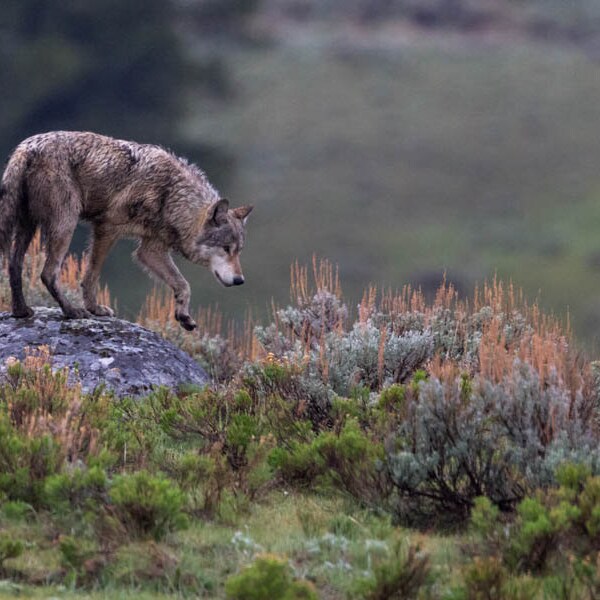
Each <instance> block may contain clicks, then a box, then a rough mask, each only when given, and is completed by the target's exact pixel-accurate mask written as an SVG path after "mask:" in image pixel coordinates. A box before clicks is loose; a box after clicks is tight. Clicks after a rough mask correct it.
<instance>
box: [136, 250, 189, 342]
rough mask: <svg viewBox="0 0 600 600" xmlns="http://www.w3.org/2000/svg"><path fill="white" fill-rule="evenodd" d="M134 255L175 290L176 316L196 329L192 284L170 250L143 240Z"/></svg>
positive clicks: (187, 325)
mask: <svg viewBox="0 0 600 600" xmlns="http://www.w3.org/2000/svg"><path fill="white" fill-rule="evenodd" d="M133 256H134V258H135V259H136V260H137V261H138V262H139V263H140V264H141V265H142V267H143V268H144V269H146V270H148V271H149V272H150V273H151V274H153V275H155V276H156V277H158V278H159V279H160V280H161V281H164V282H165V283H166V284H167V285H168V286H169V287H170V288H171V289H172V290H173V293H174V294H175V318H176V319H177V320H178V321H179V324H180V325H181V326H182V327H183V328H184V329H187V330H188V331H192V330H193V329H196V327H197V325H196V322H195V321H194V320H193V319H192V318H191V317H190V284H189V283H188V282H187V281H186V280H185V278H184V276H183V275H182V274H181V272H180V271H179V269H178V268H177V265H176V264H175V263H174V262H173V259H172V258H171V255H170V254H169V250H168V249H167V248H165V247H164V246H162V245H156V244H153V243H152V242H151V241H149V240H142V242H141V243H140V245H139V246H138V248H137V250H136V251H135V252H134V253H133Z"/></svg>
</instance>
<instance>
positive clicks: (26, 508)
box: [0, 500, 35, 521]
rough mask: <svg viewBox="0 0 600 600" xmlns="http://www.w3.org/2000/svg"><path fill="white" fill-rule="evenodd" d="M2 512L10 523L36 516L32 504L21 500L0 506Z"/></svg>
mask: <svg viewBox="0 0 600 600" xmlns="http://www.w3.org/2000/svg"><path fill="white" fill-rule="evenodd" d="M0 512H1V514H2V516H3V517H4V518H5V519H8V520H9V521H22V520H24V519H25V518H26V517H27V516H32V515H35V510H34V509H33V507H32V506H31V504H27V502H22V501H21V500H13V501H8V502H4V503H2V504H1V505H0Z"/></svg>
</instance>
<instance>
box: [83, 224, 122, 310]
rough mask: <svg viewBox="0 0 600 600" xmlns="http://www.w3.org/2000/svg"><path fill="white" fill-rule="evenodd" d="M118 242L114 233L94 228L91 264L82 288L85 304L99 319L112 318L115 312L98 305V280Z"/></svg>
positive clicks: (98, 227)
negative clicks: (107, 256)
mask: <svg viewBox="0 0 600 600" xmlns="http://www.w3.org/2000/svg"><path fill="white" fill-rule="evenodd" d="M116 241H117V236H116V235H115V234H114V233H111V232H109V231H106V230H105V229H103V228H102V227H100V226H97V227H94V232H93V237H92V242H91V252H90V262H89V263H88V267H87V270H86V272H85V276H84V278H83V281H82V282H81V288H82V290H83V302H84V304H85V307H86V308H87V310H89V311H90V312H91V313H92V314H93V315H96V316H98V317H112V316H113V315H114V312H113V311H112V310H111V309H110V308H109V307H108V306H103V305H101V304H98V299H97V298H96V296H97V294H98V280H99V279H100V269H101V268H102V264H103V263H104V260H105V259H106V255H107V254H108V253H109V251H110V249H111V248H112V247H113V245H114V243H115V242H116Z"/></svg>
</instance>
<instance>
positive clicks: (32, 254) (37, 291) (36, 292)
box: [0, 231, 114, 310]
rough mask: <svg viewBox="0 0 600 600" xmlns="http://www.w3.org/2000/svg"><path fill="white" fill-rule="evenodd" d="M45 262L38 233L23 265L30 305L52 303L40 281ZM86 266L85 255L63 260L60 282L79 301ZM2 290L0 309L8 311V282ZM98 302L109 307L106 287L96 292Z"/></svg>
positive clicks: (24, 284) (44, 254)
mask: <svg viewBox="0 0 600 600" xmlns="http://www.w3.org/2000/svg"><path fill="white" fill-rule="evenodd" d="M45 261H46V253H45V252H44V249H43V247H42V243H41V236H40V233H39V231H38V232H37V233H36V235H35V237H34V238H33V240H32V242H31V245H30V246H29V251H28V252H27V255H26V257H25V262H24V265H23V288H24V290H25V293H26V295H27V296H28V297H29V298H30V302H32V303H38V302H40V300H43V301H44V302H50V301H52V299H51V298H50V295H49V294H48V291H47V290H46V287H45V286H44V284H43V283H42V280H41V279H40V274H41V272H42V268H43V267H44V263H45ZM87 264H88V256H87V254H84V255H83V256H82V257H81V258H80V257H77V256H75V255H73V254H69V255H68V256H67V257H66V258H65V261H64V263H63V266H62V271H61V276H60V281H61V284H62V286H63V288H64V289H65V290H66V291H67V293H69V294H70V295H71V296H75V297H77V298H79V299H81V282H82V280H83V275H84V273H85V271H86V269H87ZM4 272H6V270H4ZM2 288H3V289H2V293H0V309H1V310H10V306H11V305H10V293H9V289H8V282H6V285H4V286H2ZM98 302H99V304H103V305H105V306H111V299H110V293H109V291H108V288H107V286H106V285H104V286H101V288H100V290H99V291H98ZM113 308H114V306H113Z"/></svg>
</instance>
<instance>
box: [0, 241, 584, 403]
mask: <svg viewBox="0 0 600 600" xmlns="http://www.w3.org/2000/svg"><path fill="white" fill-rule="evenodd" d="M44 260H45V256H44V251H43V249H42V246H41V241H40V236H39V234H38V235H36V236H35V238H34V240H33V242H32V244H31V247H30V250H29V252H28V255H27V257H26V261H25V266H24V271H23V277H24V282H25V286H26V287H28V288H29V295H30V297H35V298H36V299H37V298H38V297H39V298H42V300H43V299H45V298H46V299H47V294H46V290H45V288H44V286H43V284H42V283H41V280H40V276H39V275H40V272H41V269H42V266H43V263H44ZM86 265H87V256H85V255H84V256H83V257H81V258H78V257H76V256H73V255H70V256H68V257H67V259H66V260H65V263H64V265H63V269H62V273H61V282H62V284H63V286H64V287H65V288H66V289H67V290H68V291H70V292H71V293H72V294H77V295H79V292H80V283H81V280H82V277H83V273H84V272H85V268H86ZM5 283H6V282H5ZM0 289H1V290H2V293H0V305H1V307H2V308H3V309H8V308H9V302H10V294H9V293H8V291H7V286H6V285H3V286H0ZM290 296H291V299H292V304H293V305H295V306H297V307H298V308H300V309H306V308H307V307H312V308H313V309H314V310H315V311H316V312H319V311H321V313H324V314H325V313H327V307H326V302H328V299H329V300H330V299H331V298H335V299H337V300H338V301H340V302H341V301H342V289H341V284H340V279H339V272H338V269H337V267H334V266H333V265H332V264H331V263H330V262H329V261H327V260H319V259H317V258H316V257H313V260H312V264H311V265H310V266H309V265H301V264H299V263H298V262H294V263H293V264H292V265H291V268H290ZM99 302H100V303H102V304H107V305H110V294H109V292H108V289H107V288H106V286H104V287H103V288H102V289H101V290H100V292H99ZM319 303H320V305H319ZM278 310H279V307H277V306H276V305H274V304H273V306H272V316H271V320H272V322H273V323H274V325H275V327H276V328H277V330H278V331H279V332H280V333H281V334H282V335H284V336H285V337H286V338H287V339H288V340H290V341H292V342H295V341H298V340H301V342H302V343H303V344H304V348H305V354H306V355H308V353H309V352H311V351H314V350H315V349H320V350H321V363H322V364H321V365H320V371H321V374H322V376H323V377H324V378H325V379H326V378H327V376H328V372H329V365H328V364H327V361H326V359H325V355H324V353H323V348H324V343H323V342H324V336H325V335H326V334H328V333H330V332H332V331H334V332H335V331H337V332H339V333H340V334H342V333H343V332H344V331H345V330H346V327H347V323H346V322H344V319H342V318H341V317H340V314H339V313H335V311H330V312H329V313H327V319H328V320H327V319H324V320H323V324H322V328H321V330H320V331H315V330H314V327H313V325H311V324H310V323H308V322H306V323H304V324H303V325H302V327H300V328H299V329H298V328H296V329H293V328H289V327H286V326H284V325H283V324H282V323H280V318H279V315H278ZM174 313H175V302H174V298H173V295H172V293H171V292H170V290H167V289H166V288H164V287H156V288H154V289H153V291H152V292H151V294H150V295H149V296H148V297H147V299H146V302H145V303H144V306H143V307H142V309H141V311H140V313H139V315H138V318H137V321H138V322H139V323H140V324H142V325H144V326H146V327H149V328H151V329H153V330H155V331H158V332H159V333H161V334H162V335H163V336H165V337H167V338H168V339H171V340H172V341H174V342H175V343H177V344H179V345H180V346H181V347H182V348H183V349H184V350H187V351H188V352H191V353H192V354H193V353H194V352H195V351H196V350H197V344H198V339H199V333H200V336H201V337H206V336H208V337H217V336H220V337H221V338H223V339H225V340H226V341H227V344H228V348H229V350H230V352H232V353H234V354H235V355H236V356H237V357H238V358H239V360H240V361H246V360H249V361H254V360H257V359H260V358H264V356H265V355H266V352H265V350H264V349H263V348H262V347H261V345H260V344H259V342H258V340H257V339H256V336H255V335H254V326H255V324H256V322H255V320H254V318H253V317H252V315H251V314H248V315H246V317H245V318H244V319H243V320H242V321H241V322H234V321H227V322H225V320H224V319H223V315H222V314H221V312H220V311H219V310H218V308H217V307H207V308H200V309H199V310H198V311H197V313H196V314H195V315H194V318H195V320H196V321H197V323H198V327H199V329H198V330H197V331H195V332H186V331H184V330H183V329H182V328H181V327H180V326H179V325H178V323H176V321H175V320H174ZM378 313H379V314H385V315H386V317H387V319H386V323H387V325H382V326H381V328H382V335H381V338H380V348H379V361H378V364H379V369H380V371H383V359H384V357H383V353H384V345H385V341H386V336H388V335H389V333H390V332H393V333H395V334H402V333H403V332H404V330H405V329H406V327H407V325H406V323H407V321H410V319H407V316H410V317H412V318H413V319H414V318H418V319H420V322H421V323H422V326H423V327H424V328H425V329H427V328H429V327H431V326H432V324H433V323H434V322H435V321H436V320H437V321H439V320H440V319H447V320H448V323H452V327H453V330H452V331H448V332H446V333H447V335H448V336H452V338H453V342H454V345H456V346H457V347H460V346H461V344H462V345H464V346H465V348H464V350H465V352H464V356H466V355H467V353H466V344H467V343H468V341H469V340H470V339H471V337H472V335H473V331H474V328H475V327H478V328H479V330H480V335H481V338H480V341H479V345H478V354H477V360H476V361H475V362H473V360H472V357H471V359H470V361H469V362H466V361H463V360H461V359H460V358H458V359H457V358H452V357H448V356H444V355H441V354H438V355H436V356H435V357H434V358H433V359H432V360H431V361H430V363H429V365H428V371H429V373H430V374H431V375H433V376H436V377H439V378H441V379H453V378H456V376H457V375H458V374H460V373H461V372H469V373H474V372H478V373H480V374H481V376H482V377H483V378H485V379H486V380H489V381H493V382H498V381H501V380H503V379H505V378H506V377H509V376H510V375H511V373H512V371H513V369H514V365H515V359H520V360H521V361H523V362H526V363H529V364H531V365H532V366H533V367H534V368H535V370H536V371H537V372H538V374H539V377H540V384H541V385H545V384H547V383H548V382H549V381H551V380H556V379H558V380H560V381H562V382H564V383H565V384H566V385H567V386H568V388H569V389H570V390H571V391H572V395H573V399H575V395H576V393H577V391H578V390H581V389H582V387H583V386H584V385H586V379H587V377H588V375H589V368H588V366H587V364H586V363H585V361H584V360H583V359H582V357H581V356H580V355H579V354H578V353H577V352H576V351H575V350H574V349H573V343H572V336H571V331H570V327H569V323H568V320H567V321H566V323H563V322H561V321H560V320H559V319H557V318H555V317H553V316H549V315H546V314H543V313H542V312H541V311H540V309H539V307H538V305H537V304H536V303H533V304H529V303H528V302H527V300H526V299H525V298H524V295H523V292H522V291H521V290H519V289H517V288H515V286H514V285H513V284H512V282H509V283H508V284H506V283H504V282H502V281H500V280H499V279H497V278H494V279H493V280H492V281H491V282H486V283H485V284H484V285H483V286H482V287H478V288H476V289H475V291H474V293H473V295H472V297H471V298H470V299H464V298H460V297H459V295H458V293H457V291H456V289H455V288H454V286H453V285H452V284H451V283H448V282H446V281H443V282H442V284H441V285H440V287H439V289H438V291H437V294H436V296H435V299H434V300H433V301H432V302H428V301H427V299H426V298H425V296H424V294H423V293H422V292H421V291H420V290H419V289H414V288H412V287H411V286H409V285H407V286H404V287H403V288H402V289H400V290H397V291H392V290H389V289H388V290H378V288H377V287H376V286H374V285H369V286H368V287H367V288H366V289H365V291H364V293H363V296H362V300H361V302H360V303H359V305H358V311H357V315H356V319H357V320H358V322H359V323H366V322H367V320H369V319H370V318H371V317H372V316H373V315H376V314H378ZM477 315H481V320H480V322H479V323H478V324H476V323H475V320H476V317H477ZM346 321H350V322H351V321H352V319H349V320H348V319H346Z"/></svg>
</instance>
